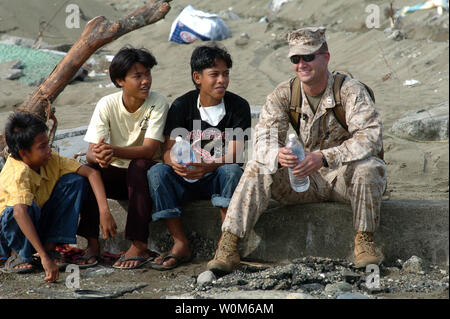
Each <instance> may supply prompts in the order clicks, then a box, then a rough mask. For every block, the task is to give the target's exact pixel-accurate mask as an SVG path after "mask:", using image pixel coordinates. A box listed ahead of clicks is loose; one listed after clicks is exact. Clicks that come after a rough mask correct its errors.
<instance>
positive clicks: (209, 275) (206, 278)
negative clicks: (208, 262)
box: [197, 270, 216, 285]
mask: <svg viewBox="0 0 450 319" xmlns="http://www.w3.org/2000/svg"><path fill="white" fill-rule="evenodd" d="M214 280H216V276H215V275H214V273H213V272H212V271H210V270H207V271H204V272H202V273H201V274H200V275H198V277H197V284H198V285H203V284H209V283H212V282H213V281H214Z"/></svg>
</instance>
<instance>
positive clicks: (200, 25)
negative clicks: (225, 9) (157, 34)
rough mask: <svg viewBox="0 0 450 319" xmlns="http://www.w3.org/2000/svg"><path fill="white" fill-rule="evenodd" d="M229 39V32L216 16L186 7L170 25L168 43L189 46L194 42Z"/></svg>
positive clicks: (189, 6)
mask: <svg viewBox="0 0 450 319" xmlns="http://www.w3.org/2000/svg"><path fill="white" fill-rule="evenodd" d="M230 37H231V31H230V30H229V29H228V27H227V26H226V24H225V22H224V21H223V20H222V19H221V18H220V17H219V16H218V15H217V14H214V13H208V12H203V11H200V10H195V9H194V8H193V7H192V6H191V5H188V6H187V7H186V8H184V9H183V11H181V13H180V15H179V16H178V17H177V18H176V19H175V21H174V22H173V23H172V27H171V29H170V35H169V41H172V42H176V43H184V44H186V43H187V44H189V43H192V42H194V41H196V40H201V41H221V40H224V39H226V38H230Z"/></svg>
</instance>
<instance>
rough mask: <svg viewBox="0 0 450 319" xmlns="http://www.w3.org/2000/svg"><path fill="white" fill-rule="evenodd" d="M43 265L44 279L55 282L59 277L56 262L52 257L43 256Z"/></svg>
mask: <svg viewBox="0 0 450 319" xmlns="http://www.w3.org/2000/svg"><path fill="white" fill-rule="evenodd" d="M41 263H42V267H44V271H45V277H44V280H45V281H48V282H55V281H57V280H58V278H59V269H58V266H57V265H56V263H55V262H54V261H53V260H51V259H50V257H48V256H46V257H41Z"/></svg>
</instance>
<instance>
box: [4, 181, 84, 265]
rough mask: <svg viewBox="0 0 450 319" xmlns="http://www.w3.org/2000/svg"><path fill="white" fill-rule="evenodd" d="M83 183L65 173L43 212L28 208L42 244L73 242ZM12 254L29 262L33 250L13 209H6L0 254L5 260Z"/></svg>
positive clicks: (8, 207) (37, 208)
mask: <svg viewBox="0 0 450 319" xmlns="http://www.w3.org/2000/svg"><path fill="white" fill-rule="evenodd" d="M85 184H88V183H87V182H86V179H85V178H84V177H82V176H80V175H77V174H74V173H72V174H66V175H64V176H62V177H61V178H60V179H59V181H58V183H56V185H55V187H54V188H53V191H52V194H51V196H50V198H49V199H48V201H47V202H46V203H45V204H44V206H43V207H42V209H41V208H39V206H38V205H37V204H36V203H35V202H33V204H32V205H31V206H28V210H27V212H28V215H29V216H30V218H31V221H32V222H33V225H34V227H35V228H36V231H37V233H38V235H39V239H40V240H41V243H42V244H44V245H45V244H47V243H54V244H75V243H76V241H77V239H76V236H75V235H76V231H77V225H78V214H79V212H80V209H81V205H82V202H83V193H84V191H85V190H86V187H85ZM11 251H14V252H16V253H17V254H19V255H20V257H22V259H23V261H24V262H28V263H29V262H31V260H32V257H33V254H34V252H35V249H34V247H33V246H32V245H31V242H30V241H29V240H28V238H26V237H25V235H24V234H23V233H22V231H21V229H20V227H19V225H18V224H17V222H16V219H15V218H14V207H12V206H7V207H6V208H5V209H4V210H3V213H2V215H1V217H0V255H2V256H5V257H8V256H9V255H10V254H11Z"/></svg>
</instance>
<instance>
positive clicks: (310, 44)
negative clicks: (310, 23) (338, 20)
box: [286, 27, 327, 58]
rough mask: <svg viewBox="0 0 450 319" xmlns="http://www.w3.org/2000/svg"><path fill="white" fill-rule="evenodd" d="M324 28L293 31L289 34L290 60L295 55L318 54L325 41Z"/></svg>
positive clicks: (287, 37)
mask: <svg viewBox="0 0 450 319" xmlns="http://www.w3.org/2000/svg"><path fill="white" fill-rule="evenodd" d="M326 30H327V29H326V28H324V27H318V28H303V29H298V30H295V31H291V32H289V33H288V34H287V36H286V39H287V41H288V43H289V54H288V58H290V57H291V56H293V55H305V54H311V53H314V52H316V51H317V50H318V49H320V47H321V46H322V44H323V43H325V42H326V40H325V31H326Z"/></svg>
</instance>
